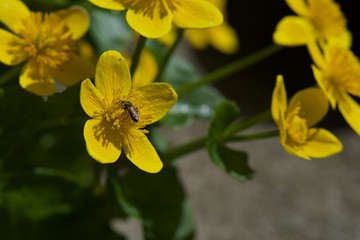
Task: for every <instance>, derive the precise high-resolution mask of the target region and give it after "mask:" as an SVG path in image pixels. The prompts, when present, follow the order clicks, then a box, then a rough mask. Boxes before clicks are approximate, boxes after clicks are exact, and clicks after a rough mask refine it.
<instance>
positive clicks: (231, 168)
mask: <svg viewBox="0 0 360 240" xmlns="http://www.w3.org/2000/svg"><path fill="white" fill-rule="evenodd" d="M239 113H240V111H239V109H238V107H237V105H236V104H235V103H234V102H231V101H221V102H219V103H218V104H217V106H216V108H215V115H214V117H213V119H212V121H211V123H210V128H209V135H208V138H207V142H206V147H207V150H208V153H209V155H210V158H211V160H212V161H213V162H214V164H215V165H216V166H218V167H219V168H221V169H222V170H224V171H226V172H227V173H229V174H230V175H231V176H233V177H235V178H236V179H238V180H240V181H245V180H249V179H250V178H251V177H252V176H253V174H254V171H253V170H252V169H251V168H250V167H249V166H248V162H247V155H246V153H244V152H241V151H236V150H233V149H230V148H228V147H226V146H224V142H223V140H224V139H223V132H224V131H225V130H226V129H227V127H228V126H229V124H231V123H232V122H233V121H234V120H235V119H236V118H237V117H238V116H239Z"/></svg>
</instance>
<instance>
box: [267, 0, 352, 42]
mask: <svg viewBox="0 0 360 240" xmlns="http://www.w3.org/2000/svg"><path fill="white" fill-rule="evenodd" d="M286 3H287V5H288V6H289V7H290V8H291V9H292V10H293V11H294V12H295V13H296V14H297V16H286V17H284V18H283V19H281V20H280V22H279V23H278V25H277V26H276V30H275V32H274V35H273V38H274V41H275V43H277V44H279V45H284V46H301V45H306V44H308V43H309V42H311V41H314V40H317V41H318V42H320V43H324V42H329V41H335V42H338V43H341V44H342V45H343V46H349V45H350V44H351V34H350V32H349V31H348V30H347V27H346V18H345V16H344V14H343V13H342V11H341V9H340V6H339V5H338V4H337V3H335V2H334V1H333V0H286Z"/></svg>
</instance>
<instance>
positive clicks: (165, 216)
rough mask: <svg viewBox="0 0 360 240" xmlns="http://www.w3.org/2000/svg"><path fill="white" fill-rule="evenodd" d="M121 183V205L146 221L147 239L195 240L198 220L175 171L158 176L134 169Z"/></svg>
mask: <svg viewBox="0 0 360 240" xmlns="http://www.w3.org/2000/svg"><path fill="white" fill-rule="evenodd" d="M118 184H119V185H118V186H117V187H116V188H117V190H116V194H118V196H117V198H118V203H119V204H120V206H121V207H122V208H123V209H124V210H125V212H126V213H127V214H128V215H129V216H131V217H135V218H138V219H139V220H140V221H142V223H143V227H144V233H145V238H146V239H176V240H177V239H191V237H192V236H193V234H194V225H193V224H194V221H193V219H192V214H191V209H190V208H189V206H187V203H186V198H185V193H184V190H183V189H182V186H181V184H180V182H179V179H178V177H177V173H176V169H175V168H172V167H164V168H163V169H162V170H161V172H160V173H157V174H148V173H145V172H142V171H139V170H138V169H135V168H133V169H131V170H130V171H129V172H127V173H126V174H125V175H124V176H122V177H121V178H120V179H119V181H118ZM119 199H120V201H119Z"/></svg>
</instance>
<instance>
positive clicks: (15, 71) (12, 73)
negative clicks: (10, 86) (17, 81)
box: [0, 65, 22, 86]
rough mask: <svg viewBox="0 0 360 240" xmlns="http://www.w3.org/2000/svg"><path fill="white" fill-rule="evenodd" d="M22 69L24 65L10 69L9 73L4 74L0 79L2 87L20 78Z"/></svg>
mask: <svg viewBox="0 0 360 240" xmlns="http://www.w3.org/2000/svg"><path fill="white" fill-rule="evenodd" d="M21 69H22V65H18V66H15V67H12V68H10V69H9V70H8V71H7V72H5V73H3V74H2V75H1V77H0V86H2V85H4V84H6V83H7V82H9V81H10V80H12V79H13V78H15V77H16V76H19V75H20V71H21Z"/></svg>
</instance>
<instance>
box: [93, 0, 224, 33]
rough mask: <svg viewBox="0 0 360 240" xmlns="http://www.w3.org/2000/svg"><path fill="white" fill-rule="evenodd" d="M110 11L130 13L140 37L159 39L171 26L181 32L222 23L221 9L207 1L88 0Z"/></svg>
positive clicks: (131, 21) (132, 22)
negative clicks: (186, 29) (182, 29)
mask: <svg viewBox="0 0 360 240" xmlns="http://www.w3.org/2000/svg"><path fill="white" fill-rule="evenodd" d="M89 1H90V2H91V3H93V4H95V5H97V6H99V7H102V8H106V9H110V10H127V12H126V20H127V22H128V24H129V25H130V27H132V28H133V29H134V30H135V31H136V32H138V33H139V34H140V35H142V36H145V37H147V38H159V37H162V36H164V35H165V34H167V33H168V32H169V31H170V29H171V25H172V24H174V25H175V26H177V27H179V28H208V27H214V26H218V25H220V24H221V23H222V21H223V16H222V14H221V12H220V11H219V9H217V8H216V7H215V6H214V5H213V4H211V3H209V2H207V1H205V0H161V1H159V0H89Z"/></svg>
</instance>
